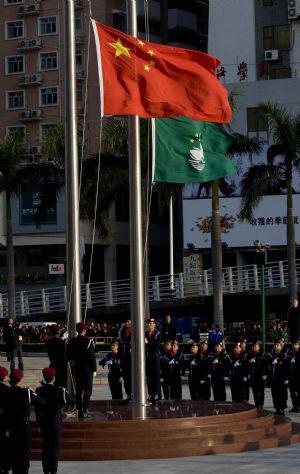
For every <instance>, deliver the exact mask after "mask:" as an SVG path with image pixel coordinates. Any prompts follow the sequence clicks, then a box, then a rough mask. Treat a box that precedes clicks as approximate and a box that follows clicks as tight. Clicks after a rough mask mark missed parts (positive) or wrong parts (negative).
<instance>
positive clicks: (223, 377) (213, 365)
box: [208, 344, 229, 402]
mask: <svg viewBox="0 0 300 474" xmlns="http://www.w3.org/2000/svg"><path fill="white" fill-rule="evenodd" d="M208 364H209V376H210V379H211V386H212V390H213V395H214V400H216V401H223V402H225V401H226V390H225V383H226V382H229V377H228V371H227V369H228V357H227V355H226V354H225V353H224V352H223V351H222V346H221V344H215V347H214V353H213V354H212V355H210V356H209V359H208Z"/></svg>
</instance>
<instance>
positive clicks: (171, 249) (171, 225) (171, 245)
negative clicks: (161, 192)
mask: <svg viewBox="0 0 300 474" xmlns="http://www.w3.org/2000/svg"><path fill="white" fill-rule="evenodd" d="M169 259H170V288H171V290H173V289H174V220H173V195H172V194H171V195H170V202H169Z"/></svg>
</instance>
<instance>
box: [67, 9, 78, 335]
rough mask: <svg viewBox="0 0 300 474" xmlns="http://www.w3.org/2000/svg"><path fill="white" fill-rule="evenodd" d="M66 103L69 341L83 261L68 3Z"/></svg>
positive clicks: (71, 16)
mask: <svg viewBox="0 0 300 474" xmlns="http://www.w3.org/2000/svg"><path fill="white" fill-rule="evenodd" d="M65 67H66V71H65V100H66V110H65V113H66V151H65V167H66V217H67V219H66V221H67V235H66V242H67V314H68V316H69V318H68V333H69V337H73V336H75V326H76V323H77V322H79V321H81V294H80V291H81V261H80V240H79V239H80V231H79V205H78V204H79V190H78V186H79V183H78V148H77V117H76V70H75V20H74V1H73V0H65Z"/></svg>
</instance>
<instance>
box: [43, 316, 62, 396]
mask: <svg viewBox="0 0 300 474" xmlns="http://www.w3.org/2000/svg"><path fill="white" fill-rule="evenodd" d="M49 333H50V336H49V338H48V339H47V340H46V341H45V346H46V350H47V352H48V357H49V361H50V367H52V368H54V369H55V370H56V376H55V384H56V385H58V386H59V387H66V386H67V360H66V341H64V340H63V339H61V337H60V335H61V334H60V333H61V328H60V326H59V325H58V324H52V326H50V330H49Z"/></svg>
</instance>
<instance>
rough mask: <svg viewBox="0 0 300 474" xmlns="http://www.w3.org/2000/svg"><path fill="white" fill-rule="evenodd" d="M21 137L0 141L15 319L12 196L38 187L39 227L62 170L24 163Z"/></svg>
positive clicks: (47, 164)
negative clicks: (25, 188)
mask: <svg viewBox="0 0 300 474" xmlns="http://www.w3.org/2000/svg"><path fill="white" fill-rule="evenodd" d="M23 143H24V134H23V133H12V132H9V133H7V134H6V135H5V136H4V138H3V139H2V140H0V192H4V193H5V198H6V234H7V243H6V255H7V292H8V309H9V317H10V318H12V319H15V317H16V308H15V271H14V246H13V230H12V209H11V201H12V197H13V195H14V194H16V195H19V194H20V191H21V188H22V186H23V185H28V184H41V185H42V195H41V200H40V203H39V207H38V212H37V214H36V216H35V220H36V225H40V224H41V223H42V221H43V218H44V217H45V213H46V212H47V210H48V209H49V208H50V207H52V206H53V204H54V203H53V193H52V192H47V191H49V187H51V189H53V187H54V189H55V191H56V192H58V191H59V190H60V187H61V183H62V172H61V169H60V168H59V167H58V166H57V165H56V163H53V162H39V163H26V162H25V161H24V146H23Z"/></svg>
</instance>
